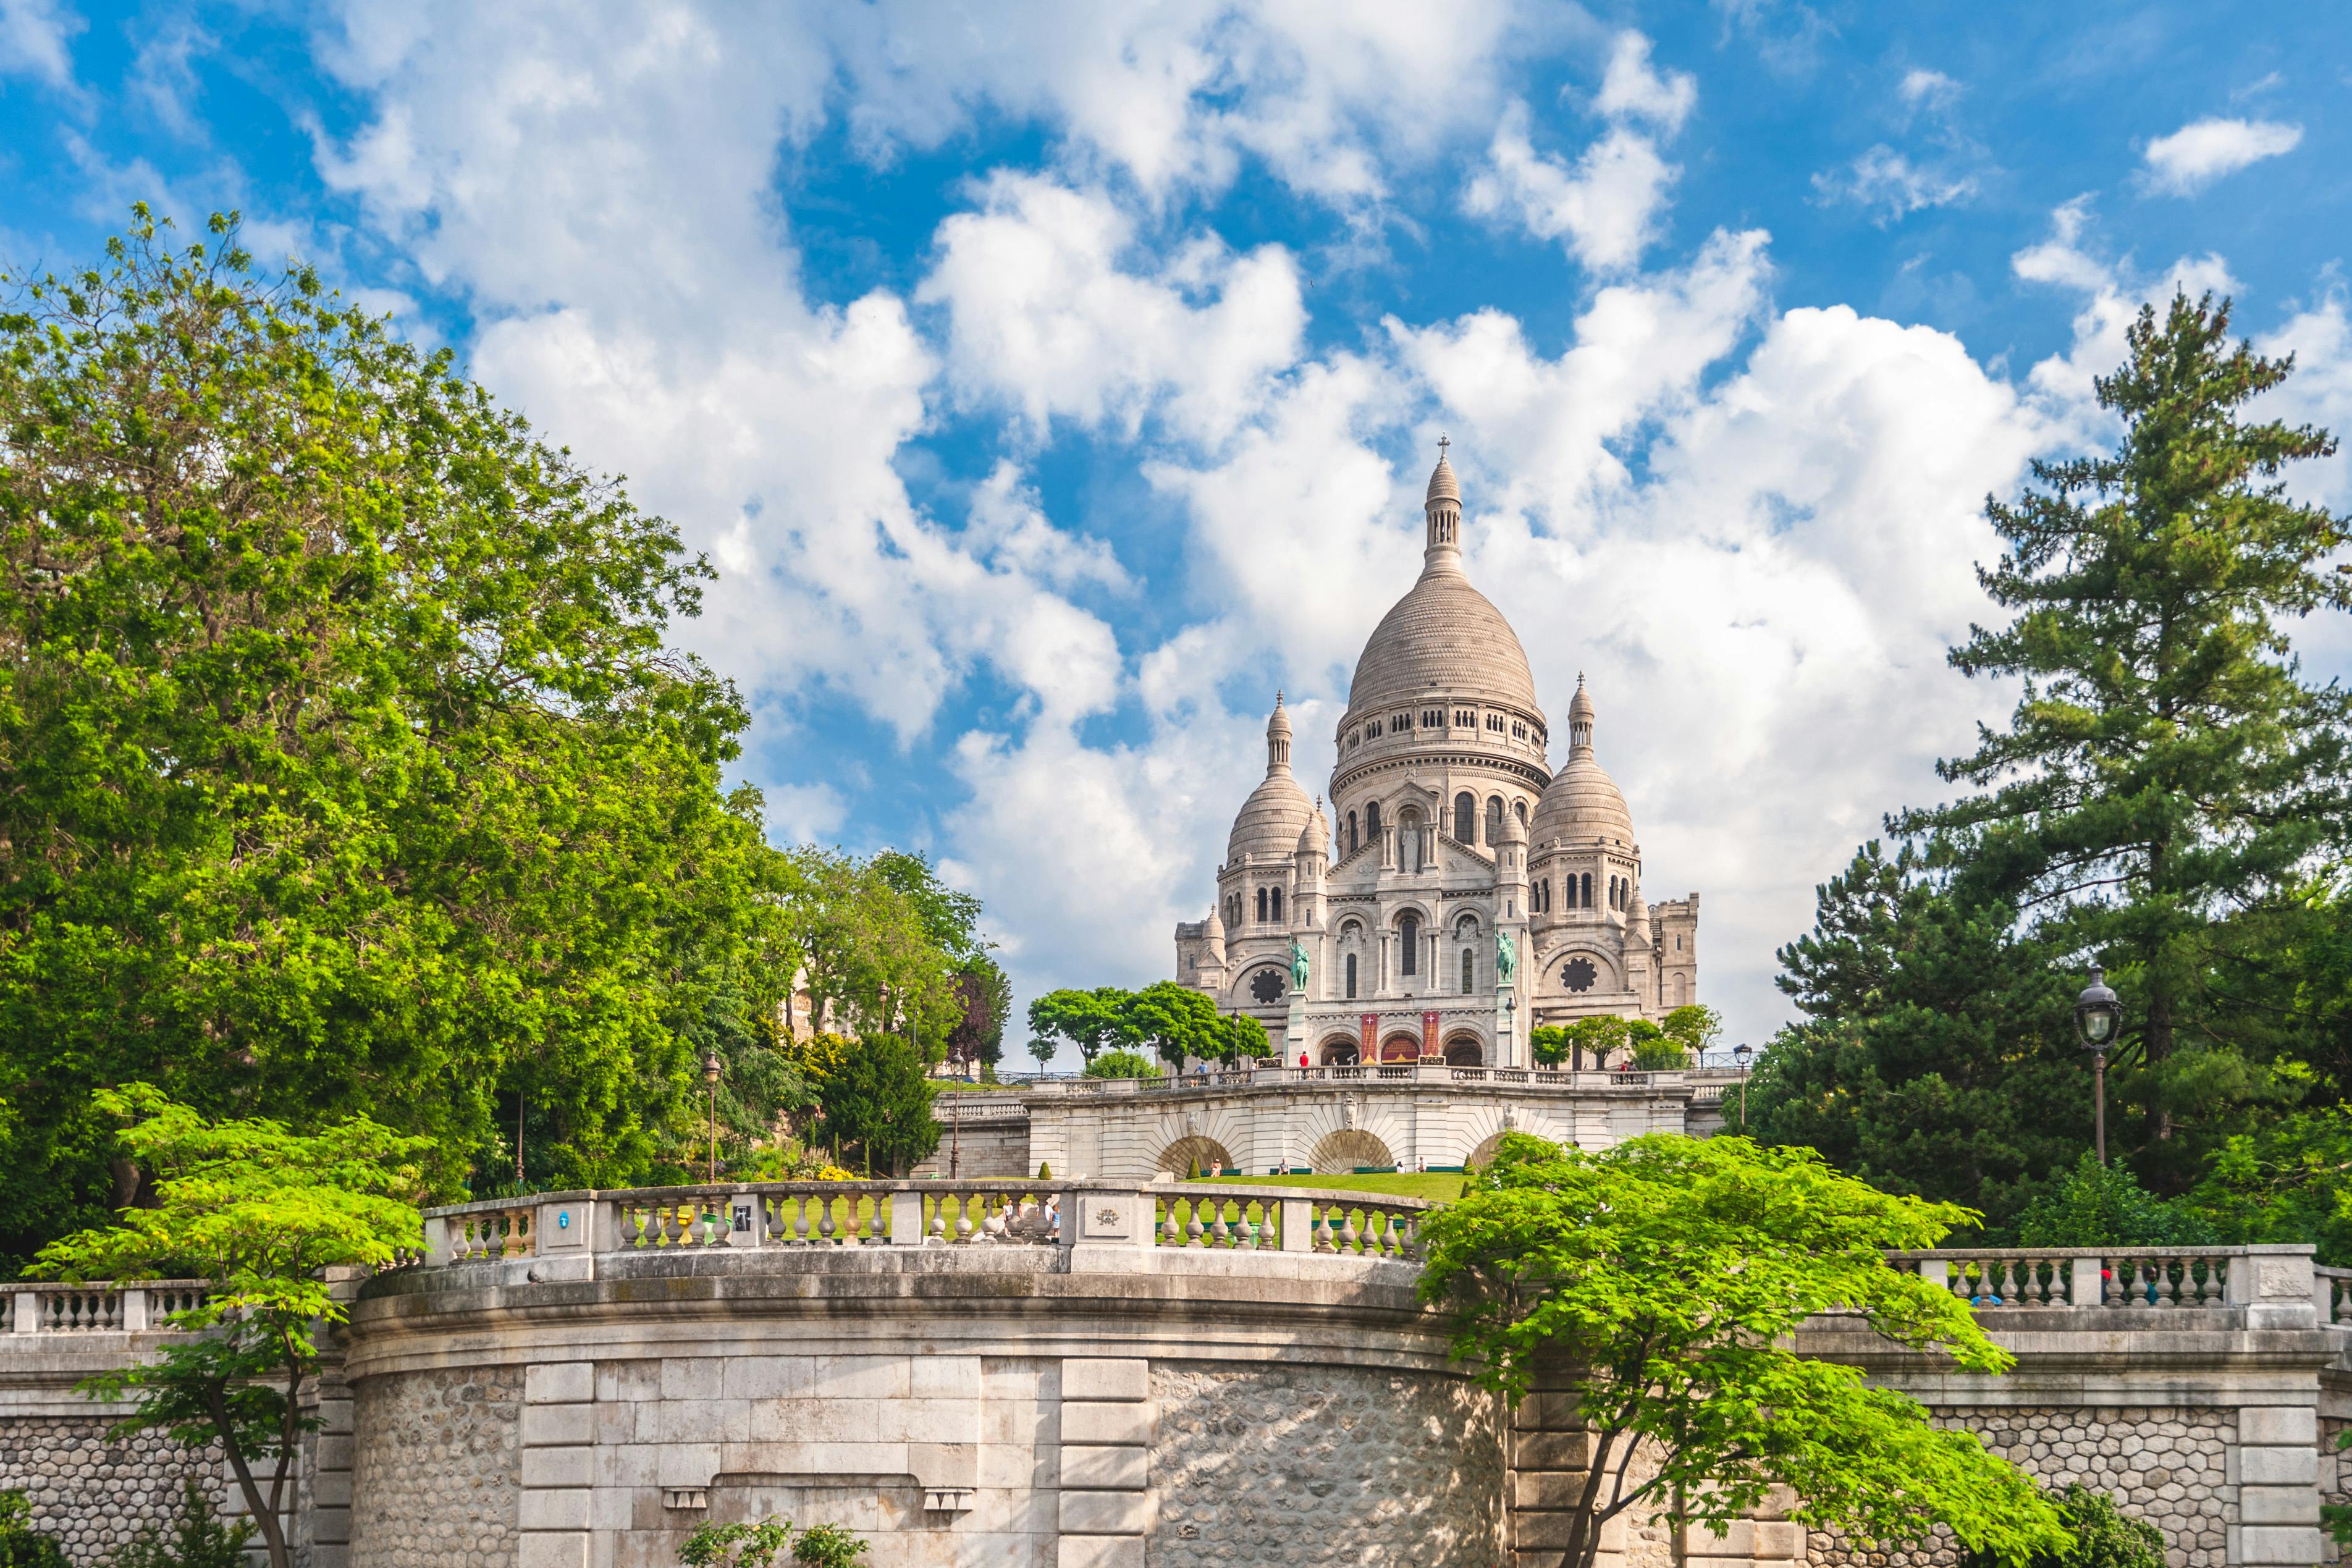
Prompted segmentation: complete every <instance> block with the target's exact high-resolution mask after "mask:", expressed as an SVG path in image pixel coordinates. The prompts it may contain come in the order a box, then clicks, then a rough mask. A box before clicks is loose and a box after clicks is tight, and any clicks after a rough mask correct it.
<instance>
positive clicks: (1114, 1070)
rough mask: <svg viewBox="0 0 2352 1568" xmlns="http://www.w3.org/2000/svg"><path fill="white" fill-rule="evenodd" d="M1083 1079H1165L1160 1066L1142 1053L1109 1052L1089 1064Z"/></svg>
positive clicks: (1082, 1074) (1083, 1073)
mask: <svg viewBox="0 0 2352 1568" xmlns="http://www.w3.org/2000/svg"><path fill="white" fill-rule="evenodd" d="M1078 1076H1079V1077H1081V1078H1164V1077H1166V1076H1167V1075H1166V1074H1165V1073H1163V1072H1161V1071H1160V1064H1159V1063H1158V1062H1155V1061H1153V1060H1152V1059H1151V1058H1150V1057H1147V1056H1145V1055H1144V1054H1143V1053H1142V1052H1140V1051H1129V1050H1108V1051H1105V1052H1104V1053H1103V1054H1102V1055H1100V1056H1098V1057H1097V1058H1095V1059H1094V1060H1092V1061H1090V1062H1088V1063H1087V1066H1086V1070H1085V1071H1084V1072H1082V1073H1080V1074H1079V1075H1078Z"/></svg>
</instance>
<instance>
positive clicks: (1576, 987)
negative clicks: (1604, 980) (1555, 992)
mask: <svg viewBox="0 0 2352 1568" xmlns="http://www.w3.org/2000/svg"><path fill="white" fill-rule="evenodd" d="M1600 978H1601V972H1600V971H1599V970H1597V969H1595V968H1593V967H1592V960H1591V959H1589V958H1571V959H1570V960H1569V961H1568V967H1567V968H1565V969H1563V970H1561V971H1560V972H1559V981H1560V984H1563V985H1565V986H1567V987H1568V988H1569V989H1570V991H1590V990H1591V989H1592V983H1593V982H1594V981H1596V980H1598V979H1600Z"/></svg>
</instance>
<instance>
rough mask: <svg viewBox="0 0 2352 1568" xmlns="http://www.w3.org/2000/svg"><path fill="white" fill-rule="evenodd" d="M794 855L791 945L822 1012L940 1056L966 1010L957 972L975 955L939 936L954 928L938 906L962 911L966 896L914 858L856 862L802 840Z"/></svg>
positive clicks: (856, 1030) (788, 909) (860, 1030)
mask: <svg viewBox="0 0 2352 1568" xmlns="http://www.w3.org/2000/svg"><path fill="white" fill-rule="evenodd" d="M790 859H791V868H790V871H789V873H788V876H787V888H788V891H787V895H786V897H785V899H784V900H783V910H784V912H785V918H786V921H787V922H788V927H789V935H788V937H787V939H786V944H787V948H788V950H789V952H790V953H791V956H792V964H793V968H795V969H797V970H798V972H799V973H800V975H801V979H802V983H803V984H804V985H805V986H806V987H807V989H808V994H809V1000H810V1003H811V1005H812V1006H813V1007H814V1009H815V1011H816V1016H817V1017H819V1018H821V1019H826V1020H829V1022H830V1026H835V1027H845V1028H847V1029H848V1030H849V1032H851V1033H852V1034H855V1035H857V1036H859V1037H875V1036H879V1035H900V1036H904V1037H908V1038H909V1039H910V1040H911V1041H912V1042H913V1043H914V1046H915V1047H916V1050H917V1052H918V1053H919V1055H920V1056H921V1057H922V1058H923V1059H924V1060H925V1061H926V1062H935V1061H940V1060H943V1059H944V1058H945V1057H946V1055H947V1048H948V1033H949V1031H950V1029H951V1028H953V1027H954V1026H955V1025H956V1024H957V1023H958V1022H959V1021H960V1020H961V1018H962V1017H963V1011H964V1005H963V1000H962V997H961V994H960V993H959V991H958V989H957V974H958V967H959V965H960V964H961V963H963V962H964V959H965V958H966V957H968V956H970V955H969V954H959V953H957V952H951V951H950V949H949V948H948V947H946V946H943V945H942V944H941V942H940V935H941V933H942V931H944V932H945V933H946V934H947V935H948V936H950V938H952V937H954V934H955V927H954V926H953V925H952V924H951V923H950V924H944V925H943V924H942V921H944V920H946V918H947V917H946V916H945V915H943V914H942V912H941V911H942V910H950V911H952V910H960V909H961V907H962V906H961V902H960V900H961V899H962V897H963V895H961V894H955V893H951V892H950V890H949V889H945V888H942V887H940V886H939V885H938V884H937V883H936V881H932V880H928V879H929V868H928V867H927V866H926V865H925V864H924V862H923V861H922V860H921V859H920V858H919V857H915V856H908V855H898V854H896V853H895V852H889V851H886V852H885V853H884V854H882V855H878V856H877V857H875V858H873V859H872V860H860V859H858V858H856V857H855V856H853V855H847V854H844V853H843V852H841V851H839V850H835V849H819V848H816V847H802V848H799V849H796V850H793V852H792V854H791V857H790ZM918 868H919V869H920V870H921V872H922V879H918V878H917V875H916V871H917V869H918ZM926 885H928V887H929V889H930V890H929V891H924V890H922V889H923V887H924V886H926ZM910 887H913V888H916V889H917V890H916V891H913V892H910V891H908V889H909V888H910Z"/></svg>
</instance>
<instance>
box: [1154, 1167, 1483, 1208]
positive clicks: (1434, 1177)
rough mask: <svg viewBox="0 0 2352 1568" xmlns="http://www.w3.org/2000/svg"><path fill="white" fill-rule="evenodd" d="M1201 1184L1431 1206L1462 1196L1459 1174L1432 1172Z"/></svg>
mask: <svg viewBox="0 0 2352 1568" xmlns="http://www.w3.org/2000/svg"><path fill="white" fill-rule="evenodd" d="M1201 1179H1202V1181H1204V1182H1205V1181H1210V1180H1212V1179H1213V1180H1216V1181H1219V1182H1236V1183H1242V1184H1247V1185H1249V1186H1253V1187H1318V1188H1322V1189H1324V1190H1326V1191H1329V1192H1340V1193H1385V1194H1389V1195H1390V1196H1391V1197H1400V1198H1427V1199H1429V1200H1430V1201H1431V1202H1433V1203H1445V1202H1447V1201H1449V1200H1451V1199H1454V1198H1458V1197H1460V1196H1461V1195H1462V1180H1463V1178H1462V1173H1461V1172H1459V1171H1432V1172H1430V1173H1427V1174H1425V1175H1424V1174H1423V1173H1421V1172H1418V1171H1399V1172H1397V1173H1395V1174H1394V1175H1366V1176H1359V1175H1356V1174H1354V1173H1349V1174H1348V1175H1344V1176H1309V1175H1288V1176H1218V1177H1214V1178H1211V1177H1208V1176H1203V1177H1202V1178H1201Z"/></svg>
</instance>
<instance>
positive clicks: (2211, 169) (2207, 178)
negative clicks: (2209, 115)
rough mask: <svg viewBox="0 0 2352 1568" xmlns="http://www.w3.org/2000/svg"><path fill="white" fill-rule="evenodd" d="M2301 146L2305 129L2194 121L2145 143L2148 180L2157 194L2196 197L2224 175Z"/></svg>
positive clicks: (2265, 123) (2260, 122)
mask: <svg viewBox="0 0 2352 1568" xmlns="http://www.w3.org/2000/svg"><path fill="white" fill-rule="evenodd" d="M2302 141H2303V127H2302V126H2300V125H2283V124H2281V123H2279V122H2278V121H2275V120H2223V119H2211V120H2198V121H2191V122H2190V123H2189V124H2187V125H2184V126H2182V127H2181V128H2180V129H2179V130H2178V131H2176V132H2173V133H2172V134H2171V135H2169V136H2159V137H2158V138H2157V139H2156V140H2155V141H2153V142H2149V143H2148V144H2147V171H2146V177H2147V184H2148V185H2149V187H2150V188H2152V189H2154V190H2158V191H2162V192H2164V193H2166V194H2167V195H2176V196H2187V195H2195V194H2196V193H2197V192H2199V191H2201V190H2203V189H2204V188H2205V187H2206V186H2208V185H2210V184H2212V183H2213V182H2214V181H2216V180H2218V179H2220V178H2221V177H2222V176H2223V175H2224V174H2236V173H2237V172H2238V171H2239V170H2240V169H2242V168H2245V167H2246V166H2247V165H2248V164H2250V163H2261V162H2262V161H2263V159H2265V158H2276V157H2279V156H2281V155H2282V154H2284V153H2292V152H2294V149H2295V147H2296V146H2297V145H2298V144H2299V143H2300V142H2302Z"/></svg>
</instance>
